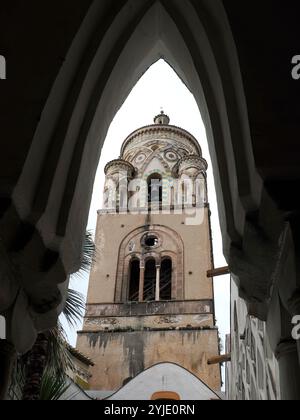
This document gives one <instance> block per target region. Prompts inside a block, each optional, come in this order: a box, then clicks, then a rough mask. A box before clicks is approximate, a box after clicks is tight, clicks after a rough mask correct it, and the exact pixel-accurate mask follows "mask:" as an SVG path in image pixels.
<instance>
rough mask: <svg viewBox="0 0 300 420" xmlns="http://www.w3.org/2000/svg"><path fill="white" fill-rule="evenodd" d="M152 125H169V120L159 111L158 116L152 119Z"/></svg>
mask: <svg viewBox="0 0 300 420" xmlns="http://www.w3.org/2000/svg"><path fill="white" fill-rule="evenodd" d="M154 124H161V125H169V124H170V118H169V117H168V115H166V114H165V113H164V111H163V109H161V111H160V114H159V115H157V116H156V117H155V118H154Z"/></svg>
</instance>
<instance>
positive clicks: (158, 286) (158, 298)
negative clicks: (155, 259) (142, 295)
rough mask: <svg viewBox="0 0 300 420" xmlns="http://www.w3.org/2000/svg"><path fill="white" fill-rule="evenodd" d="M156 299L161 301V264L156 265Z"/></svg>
mask: <svg viewBox="0 0 300 420" xmlns="http://www.w3.org/2000/svg"><path fill="white" fill-rule="evenodd" d="M155 300H156V301H157V302H158V301H160V265H157V266H156V287H155Z"/></svg>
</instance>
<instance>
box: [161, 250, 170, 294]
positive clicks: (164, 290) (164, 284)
mask: <svg viewBox="0 0 300 420" xmlns="http://www.w3.org/2000/svg"><path fill="white" fill-rule="evenodd" d="M172 272H173V264H172V260H171V258H165V259H163V260H162V263H161V269H160V300H171V299H172Z"/></svg>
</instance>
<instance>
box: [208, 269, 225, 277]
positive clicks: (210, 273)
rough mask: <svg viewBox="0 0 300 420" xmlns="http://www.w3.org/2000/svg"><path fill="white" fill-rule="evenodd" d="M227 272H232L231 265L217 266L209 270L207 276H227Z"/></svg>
mask: <svg viewBox="0 0 300 420" xmlns="http://www.w3.org/2000/svg"><path fill="white" fill-rule="evenodd" d="M226 274H230V270H229V267H221V268H215V269H213V270H208V272H207V277H208V278H213V277H218V276H225V275H226Z"/></svg>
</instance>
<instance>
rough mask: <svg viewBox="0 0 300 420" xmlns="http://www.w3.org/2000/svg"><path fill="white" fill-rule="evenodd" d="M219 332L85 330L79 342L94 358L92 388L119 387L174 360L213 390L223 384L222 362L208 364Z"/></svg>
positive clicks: (215, 349)
mask: <svg viewBox="0 0 300 420" xmlns="http://www.w3.org/2000/svg"><path fill="white" fill-rule="evenodd" d="M217 343H218V332H217V330H215V329H207V330H193V329H190V330H187V329H186V330H173V331H168V330H156V331H154V330H152V331H134V332H132V331H130V332H129V331H128V332H126V331H124V332H98V333H97V332H90V333H88V332H85V333H80V334H79V339H78V345H79V347H80V348H84V349H85V353H86V354H87V355H88V356H89V357H90V358H91V359H92V360H93V361H94V363H95V367H93V368H92V369H91V373H92V378H91V381H90V386H91V389H93V390H109V391H112V390H118V389H119V388H120V387H121V386H122V385H123V382H124V381H126V380H127V379H128V378H133V377H135V376H136V375H138V374H139V373H141V372H143V371H144V370H145V369H147V368H149V367H151V366H153V365H155V364H157V363H160V362H173V363H176V364H179V365H180V366H182V367H184V368H185V369H187V370H189V371H190V372H193V373H194V374H195V375H196V376H198V377H199V378H200V379H201V380H202V381H204V382H205V383H206V384H207V385H208V386H209V387H211V388H212V389H214V390H219V388H220V369H219V366H209V365H208V364H207V360H208V358H209V357H212V356H215V355H216V354H217V353H218V346H217Z"/></svg>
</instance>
